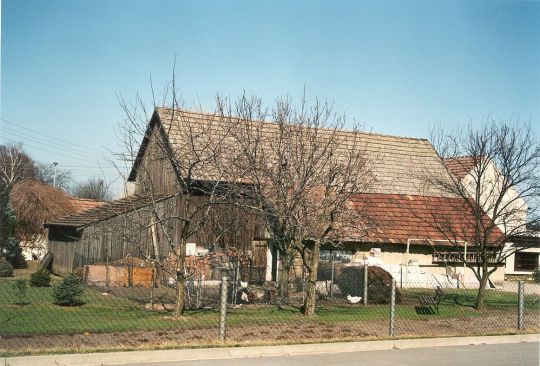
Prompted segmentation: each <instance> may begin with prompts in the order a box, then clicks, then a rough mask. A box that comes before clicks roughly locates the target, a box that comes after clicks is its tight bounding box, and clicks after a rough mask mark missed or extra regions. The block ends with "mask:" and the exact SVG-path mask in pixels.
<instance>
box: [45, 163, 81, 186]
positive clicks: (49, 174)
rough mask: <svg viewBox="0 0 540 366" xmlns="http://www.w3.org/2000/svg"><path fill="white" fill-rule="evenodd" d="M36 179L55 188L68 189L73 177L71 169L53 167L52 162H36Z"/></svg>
mask: <svg viewBox="0 0 540 366" xmlns="http://www.w3.org/2000/svg"><path fill="white" fill-rule="evenodd" d="M36 178H37V180H38V181H40V182H42V183H45V184H48V185H50V186H54V187H55V188H61V189H63V190H64V191H66V192H67V191H69V189H70V188H71V185H72V184H73V178H72V176H71V171H69V170H68V169H58V168H56V169H55V166H54V165H53V164H47V163H38V164H37V176H36Z"/></svg>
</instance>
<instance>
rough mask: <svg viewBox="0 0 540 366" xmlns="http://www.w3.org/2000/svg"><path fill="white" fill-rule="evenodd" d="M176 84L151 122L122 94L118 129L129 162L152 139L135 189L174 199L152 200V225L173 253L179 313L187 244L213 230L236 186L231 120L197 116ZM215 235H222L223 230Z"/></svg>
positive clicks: (180, 311)
mask: <svg viewBox="0 0 540 366" xmlns="http://www.w3.org/2000/svg"><path fill="white" fill-rule="evenodd" d="M173 80H174V78H173ZM171 88H172V89H171V90H170V94H168V95H169V96H170V98H169V100H168V103H167V104H166V105H167V108H163V107H160V108H159V109H155V110H154V116H153V118H151V120H152V121H155V124H153V125H149V124H148V123H147V122H148V120H149V119H148V114H147V113H146V109H145V107H144V105H143V104H142V103H141V101H140V100H139V101H138V102H137V103H135V105H134V104H129V103H127V102H125V101H124V100H122V99H121V100H120V103H121V106H122V108H123V109H124V111H125V116H126V118H125V120H124V121H123V122H122V123H120V124H119V126H118V128H117V133H118V135H119V138H120V141H121V142H122V144H123V145H124V147H125V149H124V150H125V152H124V153H123V154H122V156H123V157H124V158H126V159H128V162H127V163H128V164H129V163H130V162H136V161H137V160H136V159H137V153H138V148H137V147H136V146H138V143H140V141H141V140H143V138H144V139H145V141H146V142H145V143H146V144H147V145H146V152H145V154H144V156H140V157H139V158H140V159H141V160H140V162H138V163H137V164H138V165H136V170H137V179H136V185H137V188H136V192H137V193H138V194H141V195H146V196H150V197H153V199H154V202H155V203H158V202H159V200H160V199H162V198H163V197H167V198H168V199H169V200H170V201H171V202H173V204H172V207H171V209H169V210H161V209H159V208H158V205H157V204H153V205H152V206H151V207H152V214H151V219H150V220H149V221H150V222H149V223H148V227H149V228H150V229H151V230H159V234H160V235H161V238H162V239H163V240H164V241H165V242H166V243H167V247H168V252H169V253H170V255H172V256H173V257H174V262H175V273H174V278H175V280H176V283H177V294H176V310H175V315H176V316H180V315H182V314H183V312H184V308H185V303H186V293H185V285H186V277H187V276H188V274H189V273H188V272H189V271H188V268H187V266H186V244H187V243H188V242H189V240H190V239H191V240H192V238H194V237H197V235H199V234H200V233H201V232H202V231H207V232H208V231H210V229H209V226H211V225H214V224H215V222H216V219H215V215H216V209H215V208H216V207H219V206H223V205H225V204H227V199H228V197H229V194H230V192H231V190H230V189H229V188H228V187H229V184H230V183H231V182H229V181H228V179H229V177H228V176H227V173H228V172H229V171H230V170H229V169H228V165H227V162H228V160H227V159H223V157H224V156H227V151H224V146H225V143H224V141H225V140H226V139H227V136H228V135H229V130H228V129H229V128H230V126H229V125H227V124H222V123H219V121H216V120H215V118H214V117H212V116H205V115H203V114H197V116H196V118H194V116H193V114H192V113H189V112H185V111H183V110H182V105H181V102H180V101H179V99H178V98H177V94H176V92H175V89H174V82H173V83H172V85H171ZM164 101H165V102H167V98H164ZM141 132H142V134H141ZM223 232H224V233H225V232H227V230H223ZM156 234H157V233H156ZM156 237H157V235H156ZM213 240H214V241H219V235H217V236H214V238H213ZM156 257H159V255H157V256H156ZM156 259H157V260H159V258H156Z"/></svg>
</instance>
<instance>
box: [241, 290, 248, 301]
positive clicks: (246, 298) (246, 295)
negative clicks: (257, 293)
mask: <svg viewBox="0 0 540 366" xmlns="http://www.w3.org/2000/svg"><path fill="white" fill-rule="evenodd" d="M240 299H242V301H243V302H248V301H249V297H248V294H246V293H245V292H242V295H240Z"/></svg>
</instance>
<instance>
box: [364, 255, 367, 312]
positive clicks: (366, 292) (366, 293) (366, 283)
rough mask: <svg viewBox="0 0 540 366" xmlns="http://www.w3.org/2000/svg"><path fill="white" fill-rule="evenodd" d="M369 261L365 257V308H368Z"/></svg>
mask: <svg viewBox="0 0 540 366" xmlns="http://www.w3.org/2000/svg"><path fill="white" fill-rule="evenodd" d="M367 290H368V260H367V258H366V257H364V296H363V299H364V306H367V301H368V298H367V296H368V291H367Z"/></svg>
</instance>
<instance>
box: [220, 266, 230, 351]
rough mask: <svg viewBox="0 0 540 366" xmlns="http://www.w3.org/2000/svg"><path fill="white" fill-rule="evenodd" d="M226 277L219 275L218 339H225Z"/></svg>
mask: <svg viewBox="0 0 540 366" xmlns="http://www.w3.org/2000/svg"><path fill="white" fill-rule="evenodd" d="M227 281H228V278H227V277H221V307H220V313H219V340H220V341H222V342H224V341H225V326H226V318H227Z"/></svg>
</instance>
